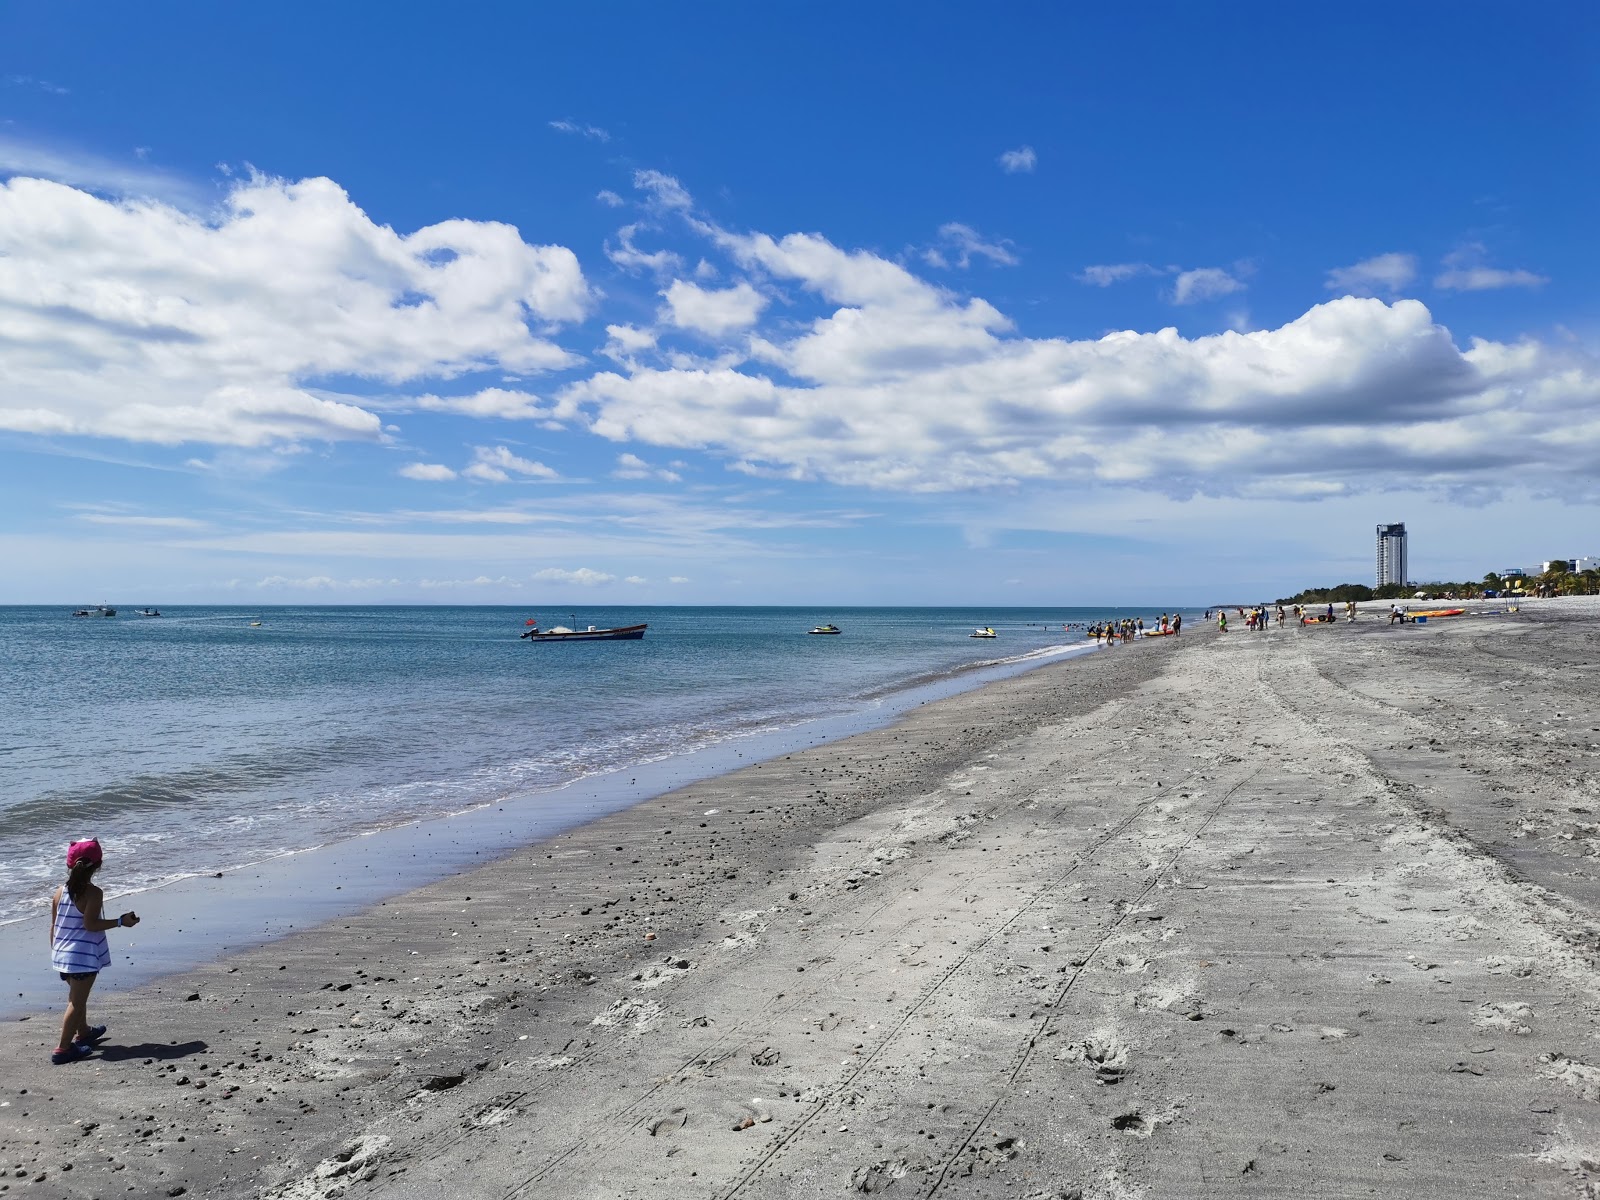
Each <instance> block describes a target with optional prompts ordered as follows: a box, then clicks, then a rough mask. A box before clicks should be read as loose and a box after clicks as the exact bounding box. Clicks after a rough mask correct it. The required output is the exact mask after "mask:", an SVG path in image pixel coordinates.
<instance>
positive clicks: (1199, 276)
mask: <svg viewBox="0 0 1600 1200" xmlns="http://www.w3.org/2000/svg"><path fill="white" fill-rule="evenodd" d="M1243 290H1244V283H1243V281H1242V280H1239V279H1236V278H1235V277H1234V276H1232V275H1230V274H1228V272H1227V271H1224V270H1223V269H1222V268H1221V267H1196V268H1195V269H1194V270H1192V271H1179V272H1178V277H1177V278H1176V279H1174V280H1173V281H1172V302H1173V303H1174V304H1198V303H1200V301H1202V300H1215V299H1216V298H1217V297H1219V296H1231V295H1232V294H1233V293H1234V292H1239V291H1243Z"/></svg>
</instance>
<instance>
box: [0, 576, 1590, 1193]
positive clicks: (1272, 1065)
mask: <svg viewBox="0 0 1600 1200" xmlns="http://www.w3.org/2000/svg"><path fill="white" fill-rule="evenodd" d="M1530 608H1531V606H1530ZM1594 608H1595V606H1587V607H1584V606H1578V607H1574V608H1569V609H1568V610H1567V611H1566V612H1562V611H1558V610H1557V609H1555V608H1554V607H1553V606H1547V605H1541V606H1540V611H1539V612H1538V613H1537V614H1534V615H1532V616H1531V617H1530V615H1529V613H1528V612H1527V610H1525V611H1524V613H1523V614H1522V615H1521V616H1522V619H1518V620H1516V621H1511V622H1489V621H1484V622H1481V623H1479V622H1474V621H1462V622H1461V623H1459V624H1452V623H1450V622H1441V623H1439V624H1438V625H1437V626H1435V625H1428V626H1422V627H1415V628H1412V627H1408V628H1407V629H1406V630H1405V632H1404V633H1400V632H1394V633H1390V632H1389V631H1387V630H1386V629H1384V628H1383V627H1381V626H1380V625H1379V624H1378V623H1377V622H1358V623H1357V625H1356V626H1355V628H1354V629H1353V630H1352V629H1349V628H1345V627H1340V628H1339V629H1324V630H1309V629H1308V630H1299V629H1287V628H1286V629H1284V630H1276V629H1274V630H1269V631H1267V632H1265V633H1262V634H1257V635H1254V636H1249V635H1247V634H1246V633H1245V632H1244V631H1242V630H1241V631H1239V632H1238V633H1235V634H1230V636H1229V637H1226V638H1224V637H1220V636H1214V635H1210V636H1208V635H1207V634H1206V633H1205V632H1204V631H1202V630H1200V629H1197V630H1196V633H1197V634H1199V635H1200V636H1196V637H1192V638H1189V637H1185V638H1181V639H1168V640H1166V641H1163V642H1157V643H1153V644H1147V645H1145V646H1144V647H1143V649H1142V650H1141V649H1140V648H1139V647H1138V646H1137V645H1135V646H1133V647H1129V648H1127V649H1126V650H1123V649H1121V648H1119V650H1118V652H1117V653H1113V654H1095V655H1090V656H1088V657H1086V658H1085V659H1084V661H1082V662H1076V663H1070V664H1058V665H1055V666H1046V667H1043V668H1041V669H1037V670H1033V671H1029V672H1026V673H1023V674H1019V675H1017V676H1015V677H1013V678H1010V679H1006V680H1003V681H1000V682H998V683H994V684H991V685H989V686H986V687H983V688H980V689H977V690H975V691H969V692H965V693H962V694H961V695H958V696H955V697H953V698H950V699H945V700H940V701H936V702H933V703H929V704H925V705H922V706H920V707H917V708H915V709H914V710H912V711H910V712H908V713H906V714H905V715H903V716H902V717H901V718H900V719H899V720H898V721H896V722H895V723H894V724H892V725H888V726H885V727H882V728H879V729H875V730H870V731H867V732H864V733H860V734H857V735H855V736H854V737H851V738H848V739H845V740H842V741H836V742H830V743H828V744H826V745H819V746H815V747H812V748H809V749H805V750H801V751H797V752H794V753H792V754H789V755H787V756H783V757H779V758H776V759H771V760H767V761H765V762H762V763H755V764H750V765H747V766H745V767H742V768H741V769H740V770H737V771H735V772H732V773H730V774H726V775H721V776H717V777H714V778H711V779H707V780H703V781H700V782H697V783H693V784H690V785H687V786H685V787H683V788H680V789H678V790H676V791H673V792H670V793H667V794H665V795H662V796H659V797H656V798H653V799H651V800H649V801H647V802H645V803H642V804H639V805H636V806H634V807H631V808H628V809H626V810H624V811H621V812H617V813H613V814H611V815H609V816H605V817H602V818H601V819H599V820H597V821H595V822H592V823H590V824H587V825H583V826H581V827H578V828H575V829H572V830H570V831H569V832H567V833H565V834H563V835H561V836H560V837H558V838H556V839H554V840H552V841H550V842H548V843H545V844H542V845H540V846H537V847H531V848H524V849H521V850H518V851H516V852H514V853H512V854H510V855H508V856H506V857H505V858H503V859H501V860H499V861H497V862H495V863H492V864H490V865H487V866H485V867H483V868H481V869H478V870H474V871H469V872H466V873H463V874H459V875H455V876H452V877H450V878H447V879H444V880H441V881H439V882H437V883H435V884H432V885H429V886H427V887H424V888H421V889H418V890H416V891H413V892H408V893H406V894H404V895H402V896H398V897H396V898H394V899H393V900H390V901H387V902H385V903H381V904H378V905H376V906H374V907H372V908H369V909H367V910H364V911H362V912H360V913H357V914H354V915H351V916H349V917H342V918H339V919H337V920H335V921H332V922H330V923H328V924H326V925H324V926H322V927H320V928H318V929H316V930H311V931H307V932H302V933H296V934H295V935H293V936H292V937H290V938H288V939H285V940H283V941H279V942H274V943H271V944H268V945H264V946H258V947H255V948H253V949H250V950H247V951H244V952H242V953H239V954H235V955H232V956H230V957H229V958H227V959H225V960H222V961H219V962H216V963H211V964H207V965H205V966H203V967H201V968H198V969H196V970H192V971H188V972H184V973H181V974H177V975H172V976H165V977H163V978H161V979H159V980H155V981H153V982H151V983H150V984H147V985H143V986H141V987H137V988H133V989H129V990H128V991H126V992H122V993H115V994H112V995H109V996H107V997H103V998H102V997H99V996H97V997H96V1002H97V1004H98V1006H99V1007H98V1009H97V1014H96V1015H97V1019H100V1020H110V1021H111V1022H112V1032H113V1039H112V1040H110V1041H108V1042H107V1045H106V1048H105V1049H104V1050H103V1051H102V1052H101V1053H100V1054H99V1055H97V1056H95V1057H94V1058H91V1059H88V1060H86V1061H84V1062H82V1063H77V1064H72V1065H71V1066H70V1067H63V1068H51V1067H50V1066H49V1065H48V1064H47V1063H46V1062H45V1059H44V1051H45V1049H47V1047H44V1040H48V1039H47V1038H41V1036H40V1035H41V1033H44V1034H47V1035H48V1036H49V1037H53V1032H54V1031H53V1029H50V1030H40V1029H38V1028H37V1026H34V1021H35V1020H39V1019H41V1018H40V1017H35V1018H33V1019H31V1020H28V1021H10V1022H6V1023H4V1024H0V1039H3V1041H0V1053H3V1054H5V1055H6V1059H7V1061H8V1063H13V1064H16V1066H15V1074H16V1089H14V1091H13V1094H11V1095H9V1096H8V1097H7V1099H9V1100H10V1101H11V1103H10V1104H9V1105H8V1106H6V1107H3V1108H0V1164H4V1165H9V1164H11V1163H13V1162H14V1163H15V1164H16V1166H17V1168H18V1169H20V1170H22V1171H24V1173H25V1176H24V1177H17V1178H15V1180H14V1182H15V1186H14V1188H13V1190H14V1191H16V1192H17V1194H19V1195H41V1196H44V1195H61V1196H99V1195H110V1194H123V1193H124V1192H125V1191H127V1192H130V1193H131V1194H135V1195H170V1194H177V1193H175V1192H173V1191H172V1189H173V1188H176V1187H182V1188H185V1189H187V1192H188V1193H190V1194H197V1195H207V1196H212V1195H216V1196H230V1195H237V1196H268V1197H275V1198H278V1200H289V1198H290V1197H294V1198H296V1200H312V1198H321V1197H327V1198H329V1200H331V1198H332V1197H335V1196H340V1197H357V1196H360V1197H369V1196H370V1197H385V1198H390V1197H393V1198H399V1197H408V1198H409V1197H444V1196H451V1195H459V1194H462V1190H463V1187H464V1186H467V1187H468V1190H470V1191H471V1193H472V1194H482V1195H497V1196H506V1197H511V1196H521V1197H535V1196H546V1195H562V1196H569V1195H570V1196H595V1197H601V1196H604V1197H613V1196H617V1197H620V1196H645V1195H685V1196H706V1197H712V1196H715V1197H731V1196H735V1195H737V1196H741V1197H744V1196H751V1197H755V1196H762V1197H788V1196H807V1197H809V1196H831V1195H838V1194H841V1193H844V1192H850V1191H852V1190H854V1191H862V1192H868V1193H871V1192H878V1191H884V1190H888V1189H890V1188H893V1189H895V1191H896V1193H898V1192H900V1191H904V1192H905V1194H908V1195H920V1196H931V1195H954V1194H961V1195H976V1196H981V1197H990V1196H995V1197H998V1196H1001V1195H1006V1196H1020V1195H1043V1196H1063V1195H1072V1194H1074V1193H1075V1192H1076V1193H1078V1194H1081V1195H1082V1196H1083V1197H1084V1198H1085V1200H1113V1198H1114V1197H1127V1196H1133V1195H1140V1196H1149V1197H1174V1198H1176V1197H1188V1196H1194V1195H1223V1196H1232V1195H1248V1194H1256V1193H1258V1192H1267V1193H1270V1194H1276V1195H1287V1194H1295V1193H1311V1194H1357V1193H1359V1194H1369V1193H1371V1194H1378V1195H1394V1196H1406V1197H1439V1198H1440V1200H1444V1198H1445V1197H1451V1198H1453V1197H1457V1196H1459V1195H1461V1194H1463V1191H1464V1190H1468V1189H1469V1188H1470V1190H1471V1191H1472V1192H1473V1193H1474V1194H1483V1195H1521V1196H1544V1195H1551V1196H1556V1195H1570V1194H1573V1190H1574V1188H1578V1187H1582V1186H1586V1185H1587V1184H1588V1183H1589V1182H1591V1175H1592V1173H1593V1168H1592V1166H1591V1165H1590V1164H1591V1163H1592V1162H1593V1161H1595V1157H1594V1156H1595V1151H1594V1147H1595V1146H1597V1145H1600V1102H1597V1098H1600V1084H1597V1083H1596V1081H1597V1080H1600V1065H1597V1060H1600V1054H1596V1053H1592V1052H1591V1051H1590V1049H1589V1048H1590V1047H1591V1046H1593V1044H1594V1042H1595V1039H1596V1037H1597V1025H1596V1014H1595V1013H1594V1012H1593V1011H1592V1009H1593V1006H1592V1004H1591V1003H1590V1002H1589V997H1590V996H1591V995H1592V994H1593V992H1594V990H1595V988H1596V985H1597V982H1600V977H1597V974H1596V969H1595V963H1594V961H1593V956H1594V951H1595V947H1596V945H1600V925H1597V922H1596V920H1595V918H1596V914H1597V913H1600V881H1597V880H1596V878H1595V876H1596V875H1597V874H1600V872H1597V871H1594V870H1591V869H1590V867H1589V861H1590V859H1591V858H1592V857H1594V856H1595V855H1600V821H1597V820H1596V819H1595V818H1594V817H1593V816H1592V815H1587V812H1578V811H1575V810H1577V809H1585V810H1588V811H1591V812H1592V811H1600V783H1597V781H1596V774H1595V763H1596V761H1600V758H1597V756H1600V738H1596V736H1595V735H1594V734H1593V733H1592V728H1593V727H1600V713H1597V712H1596V711H1595V705H1594V701H1593V699H1592V696H1593V692H1592V688H1591V687H1590V684H1591V683H1592V681H1593V679H1594V678H1595V672H1600V611H1594ZM1485 634H1488V636H1487V637H1486V636H1484V635H1485ZM1174 641H1176V642H1180V643H1181V644H1180V645H1173V644H1172V642H1174ZM1508 681H1510V686H1508ZM1440 696H1445V697H1448V700H1449V703H1440V702H1439V700H1438V697H1440ZM1591 800H1592V801H1593V803H1591V802H1590V801H1591ZM1568 810H1574V811H1570V812H1569V811H1568ZM1591 822H1592V823H1591ZM651 935H653V936H651ZM30 1026H33V1027H32V1028H30ZM22 1088H26V1089H27V1091H26V1093H25V1094H23V1093H21V1092H20V1089H22ZM69 1105H70V1110H71V1111H70V1113H69V1112H68V1106H69ZM75 1122H76V1123H75ZM64 1163H70V1164H71V1165H72V1169H71V1170H70V1171H63V1170H62V1166H63V1164H64ZM463 1181H470V1185H466V1184H464V1182H463ZM1468 1181H1470V1184H1469V1183H1468ZM130 1185H132V1186H131V1188H130Z"/></svg>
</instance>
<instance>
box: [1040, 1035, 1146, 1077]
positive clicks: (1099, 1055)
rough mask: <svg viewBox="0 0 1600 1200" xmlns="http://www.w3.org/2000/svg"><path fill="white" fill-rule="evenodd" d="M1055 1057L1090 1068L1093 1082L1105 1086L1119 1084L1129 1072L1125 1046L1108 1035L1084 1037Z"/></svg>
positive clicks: (1116, 1038)
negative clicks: (1092, 1071) (1092, 1070)
mask: <svg viewBox="0 0 1600 1200" xmlns="http://www.w3.org/2000/svg"><path fill="white" fill-rule="evenodd" d="M1056 1057H1057V1058H1059V1059H1061V1060H1062V1061H1064V1062H1081V1063H1084V1064H1086V1065H1087V1066H1089V1067H1092V1068H1093V1069H1094V1081H1095V1082H1096V1083H1098V1084H1103V1085H1107V1086H1109V1085H1112V1084H1117V1083H1121V1082H1122V1079H1123V1077H1124V1076H1126V1075H1127V1073H1128V1070H1129V1067H1128V1047H1127V1045H1126V1044H1125V1043H1124V1042H1123V1041H1122V1040H1121V1039H1120V1038H1118V1037H1116V1036H1114V1035H1113V1034H1109V1033H1100V1034H1095V1035H1093V1036H1092V1037H1086V1038H1084V1039H1083V1041H1081V1042H1078V1043H1077V1044H1076V1045H1072V1046H1068V1047H1067V1048H1066V1049H1065V1050H1063V1051H1062V1052H1061V1053H1060V1054H1058V1055H1057V1056H1056Z"/></svg>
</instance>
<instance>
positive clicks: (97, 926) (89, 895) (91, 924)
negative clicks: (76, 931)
mask: <svg viewBox="0 0 1600 1200" xmlns="http://www.w3.org/2000/svg"><path fill="white" fill-rule="evenodd" d="M104 903H105V893H104V892H102V891H101V890H100V889H99V888H97V887H92V886H91V887H86V888H84V889H83V906H82V907H83V927H84V928H85V929H87V930H89V931H90V932H92V933H104V932H105V931H106V930H108V929H116V928H117V927H118V926H119V925H121V924H122V918H121V917H118V918H117V919H116V920H114V921H107V920H106V919H105V918H104V917H102V916H101V915H100V906H101V905H102V904H104Z"/></svg>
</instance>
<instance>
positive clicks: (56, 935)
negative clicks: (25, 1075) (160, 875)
mask: <svg viewBox="0 0 1600 1200" xmlns="http://www.w3.org/2000/svg"><path fill="white" fill-rule="evenodd" d="M100 863H101V853H100V843H99V842H98V841H96V840H95V839H94V838H90V839H89V840H87V841H83V842H73V843H72V845H70V846H68V847H67V881H66V883H64V884H62V885H61V886H60V887H58V888H57V889H56V894H55V895H54V896H52V897H51V898H50V965H51V966H52V967H54V968H55V969H56V970H57V971H59V972H61V978H62V979H63V980H65V981H66V984H67V1011H66V1015H65V1016H63V1017H62V1018H61V1044H60V1045H59V1046H57V1047H56V1048H55V1051H54V1052H53V1053H52V1054H51V1055H50V1061H51V1062H53V1063H56V1064H57V1065H59V1064H61V1063H68V1062H72V1061H73V1060H74V1059H79V1058H83V1057H84V1056H85V1055H87V1054H90V1053H92V1052H93V1051H94V1048H95V1044H96V1043H97V1042H99V1041H100V1039H101V1038H103V1037H105V1035H106V1027H105V1026H104V1025H90V1024H89V991H90V989H91V988H93V987H94V981H95V979H96V978H97V977H98V976H99V974H100V972H101V971H103V970H105V969H106V968H107V967H109V966H110V965H111V948H110V947H109V946H107V945H106V930H108V929H116V928H118V927H119V926H120V927H122V928H127V929H131V928H133V926H135V925H137V924H138V923H139V915H138V914H137V913H132V912H125V913H123V914H122V915H121V916H119V917H117V918H116V919H115V920H107V919H106V918H105V917H104V916H102V915H101V911H100V908H101V905H102V904H104V903H105V895H104V893H102V892H101V891H100V889H99V888H97V887H95V885H94V884H92V883H90V882H89V880H90V879H91V877H93V875H94V873H95V872H96V871H98V870H99V869H100Z"/></svg>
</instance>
